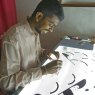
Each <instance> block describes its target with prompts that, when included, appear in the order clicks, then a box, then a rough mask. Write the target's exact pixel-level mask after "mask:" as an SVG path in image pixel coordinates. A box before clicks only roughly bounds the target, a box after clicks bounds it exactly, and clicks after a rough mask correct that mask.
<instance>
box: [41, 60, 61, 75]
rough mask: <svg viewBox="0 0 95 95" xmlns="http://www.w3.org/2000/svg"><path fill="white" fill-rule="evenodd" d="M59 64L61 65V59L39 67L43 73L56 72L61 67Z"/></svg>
mask: <svg viewBox="0 0 95 95" xmlns="http://www.w3.org/2000/svg"><path fill="white" fill-rule="evenodd" d="M61 66H62V61H61V60H54V61H51V62H50V63H48V64H47V65H45V66H43V67H41V69H42V74H43V75H45V74H53V73H57V72H58V71H59V70H60V69H61Z"/></svg>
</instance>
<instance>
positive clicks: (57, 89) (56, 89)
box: [50, 82, 59, 94]
mask: <svg viewBox="0 0 95 95" xmlns="http://www.w3.org/2000/svg"><path fill="white" fill-rule="evenodd" d="M56 84H57V88H56V89H55V90H54V91H52V92H50V94H53V93H55V92H56V91H57V90H58V88H59V84H58V82H56Z"/></svg>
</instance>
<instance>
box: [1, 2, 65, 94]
mask: <svg viewBox="0 0 95 95" xmlns="http://www.w3.org/2000/svg"><path fill="white" fill-rule="evenodd" d="M63 18H64V14H63V9H62V7H61V5H60V3H59V2H58V1H57V0H43V1H41V2H40V3H39V4H38V6H37V8H36V9H35V11H34V12H33V14H32V16H31V17H29V18H28V19H27V20H26V21H24V22H21V23H18V24H16V25H14V26H13V27H11V28H10V29H9V30H8V31H7V32H6V33H5V35H4V37H3V42H2V51H1V62H0V88H1V89H3V90H5V91H7V92H11V91H14V90H16V89H17V88H18V87H24V86H25V85H26V84H27V83H29V82H31V81H33V80H36V79H39V78H41V76H42V75H45V74H53V73H56V72H57V71H58V70H59V69H60V68H61V65H62V61H61V60H54V61H51V62H50V63H49V64H47V65H45V66H42V59H43V58H44V57H45V58H46V57H48V58H50V54H52V53H53V54H55V56H56V57H57V58H58V57H59V55H58V54H59V53H58V52H54V51H48V50H45V49H42V48H41V45H40V39H39V34H44V33H47V32H53V29H54V27H55V26H57V24H58V23H59V22H60V21H61V20H63Z"/></svg>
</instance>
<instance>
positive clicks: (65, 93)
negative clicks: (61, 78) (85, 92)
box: [58, 79, 86, 95]
mask: <svg viewBox="0 0 95 95" xmlns="http://www.w3.org/2000/svg"><path fill="white" fill-rule="evenodd" d="M85 84H86V80H85V79H83V80H81V81H80V82H78V83H76V84H75V85H73V86H71V87H69V88H68V89H66V90H65V91H63V92H61V93H59V94H58V95H60V94H62V93H63V95H74V94H73V92H72V90H71V89H70V88H72V87H74V86H79V89H80V88H82V87H84V86H85Z"/></svg>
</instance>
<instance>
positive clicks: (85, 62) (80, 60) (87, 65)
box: [79, 60, 88, 66]
mask: <svg viewBox="0 0 95 95" xmlns="http://www.w3.org/2000/svg"><path fill="white" fill-rule="evenodd" d="M79 61H80V62H82V63H84V64H85V65H86V66H88V64H86V62H84V61H81V60H79Z"/></svg>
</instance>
